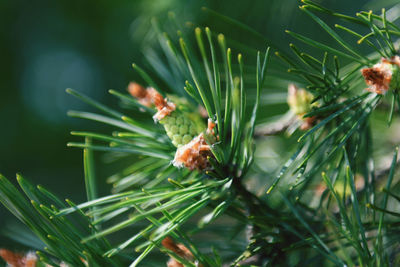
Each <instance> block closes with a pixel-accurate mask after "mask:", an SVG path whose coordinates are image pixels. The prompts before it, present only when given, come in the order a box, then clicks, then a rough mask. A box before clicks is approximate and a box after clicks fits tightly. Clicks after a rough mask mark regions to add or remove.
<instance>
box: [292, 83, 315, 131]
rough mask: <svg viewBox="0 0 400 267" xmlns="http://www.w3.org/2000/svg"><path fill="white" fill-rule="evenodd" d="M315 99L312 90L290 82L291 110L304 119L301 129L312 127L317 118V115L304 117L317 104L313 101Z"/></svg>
mask: <svg viewBox="0 0 400 267" xmlns="http://www.w3.org/2000/svg"><path fill="white" fill-rule="evenodd" d="M313 99H314V96H313V95H312V94H311V93H310V92H308V91H306V90H304V89H301V88H298V87H297V86H296V85H294V84H289V87H288V98H287V102H288V105H289V107H290V110H291V111H292V112H293V113H294V114H295V115H297V117H298V118H299V119H300V120H301V121H302V124H301V126H300V129H301V130H308V129H310V128H311V127H312V126H313V125H314V123H315V121H316V119H317V118H316V117H315V116H313V117H303V116H304V115H305V114H307V113H308V112H310V111H311V109H312V107H313V106H314V105H316V104H313V103H312V101H313Z"/></svg>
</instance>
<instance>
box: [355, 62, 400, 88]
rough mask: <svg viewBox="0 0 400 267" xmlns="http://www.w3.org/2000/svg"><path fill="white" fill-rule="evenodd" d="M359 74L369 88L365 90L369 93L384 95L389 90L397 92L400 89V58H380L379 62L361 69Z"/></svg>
mask: <svg viewBox="0 0 400 267" xmlns="http://www.w3.org/2000/svg"><path fill="white" fill-rule="evenodd" d="M361 73H362V75H363V76H364V79H365V82H366V84H367V85H368V86H369V87H368V88H367V89H366V90H368V91H370V92H374V93H377V94H379V95H384V94H386V92H387V91H389V90H390V89H391V90H397V89H399V88H400V57H399V56H394V57H392V58H391V59H387V58H382V59H381V62H379V63H377V64H375V65H374V66H373V67H372V68H364V69H362V70H361Z"/></svg>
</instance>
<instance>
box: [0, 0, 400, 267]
mask: <svg viewBox="0 0 400 267" xmlns="http://www.w3.org/2000/svg"><path fill="white" fill-rule="evenodd" d="M300 9H301V10H302V11H303V12H304V13H305V14H307V15H308V16H309V17H310V19H311V20H312V21H314V23H316V24H317V25H319V26H320V27H321V28H322V29H323V30H324V31H325V32H326V33H327V34H328V35H329V36H330V37H331V40H329V41H326V42H319V41H316V40H314V39H312V38H311V37H308V36H306V35H303V34H299V33H295V32H292V31H287V33H288V34H289V35H290V36H291V37H293V39H294V40H295V41H296V42H298V44H290V49H291V50H292V52H293V53H286V52H285V51H284V49H280V48H278V47H275V46H274V44H273V43H272V42H271V43H268V42H267V43H266V44H265V45H266V48H265V50H264V51H258V52H257V53H256V54H253V53H251V52H252V51H253V50H252V49H251V48H249V47H247V46H246V43H245V42H244V41H243V40H241V42H244V44H241V43H239V42H237V41H236V42H235V40H226V39H225V37H224V35H223V34H217V33H215V32H213V31H212V30H211V29H210V28H208V27H205V28H203V27H195V28H194V29H193V30H194V35H193V33H187V32H186V31H181V30H179V29H178V35H177V38H176V37H175V36H176V34H175V33H174V32H168V31H167V30H165V31H164V30H163V29H162V27H161V26H160V25H158V23H157V21H156V20H154V21H153V28H154V32H155V34H156V37H157V40H158V42H159V50H156V49H155V50H154V51H152V52H154V53H153V54H154V55H153V56H155V58H153V60H152V61H151V60H150V61H149V65H150V67H151V69H152V70H151V71H147V70H145V69H144V68H141V67H139V66H137V65H136V64H133V69H134V70H135V71H137V73H138V74H140V75H141V77H142V81H140V82H134V83H130V84H129V86H128V92H129V94H128V93H123V92H118V91H115V90H110V91H109V93H110V94H111V95H113V96H115V97H117V98H118V99H119V100H120V101H121V106H122V107H123V108H124V110H122V109H121V110H115V109H113V108H110V107H107V106H105V105H103V104H101V103H99V102H97V101H96V100H93V99H91V98H90V97H89V96H86V95H83V94H81V93H79V92H77V91H75V90H73V89H67V93H68V94H70V95H73V96H75V97H77V98H79V99H81V100H82V101H84V102H86V103H87V104H89V105H91V106H93V107H95V108H97V109H98V110H99V113H91V112H84V111H70V112H69V113H68V115H69V116H71V117H75V118H81V119H86V120H92V121H96V122H99V123H103V124H107V125H111V126H113V127H114V128H115V131H114V132H112V133H111V134H105V133H95V132H87V131H73V132H72V133H71V134H72V135H73V136H77V137H80V138H81V139H82V142H80V143H77V142H71V143H69V144H68V146H71V147H78V148H82V149H83V155H84V170H85V185H86V192H87V202H85V203H81V204H75V203H74V202H72V201H71V200H68V199H67V200H66V201H62V200H60V199H59V198H58V197H57V196H56V195H54V194H53V193H51V192H49V191H48V190H46V189H45V188H44V187H42V186H34V185H32V184H31V183H29V182H28V181H27V180H26V179H25V178H23V176H22V175H20V174H18V175H17V181H18V184H19V186H20V188H21V189H22V192H21V191H20V190H19V189H17V188H16V187H15V186H14V185H13V184H12V183H11V182H10V181H9V180H7V179H6V178H5V177H3V176H1V175H0V201H1V203H2V204H3V205H4V206H5V207H6V208H8V209H9V210H10V211H11V212H12V213H13V214H14V215H15V216H16V217H17V218H18V219H19V220H21V221H22V222H23V223H24V224H26V225H27V226H28V227H29V228H30V229H31V230H32V232H33V233H34V234H35V235H36V236H37V238H39V239H40V240H41V241H42V242H43V243H44V244H45V247H44V248H43V249H41V250H39V251H37V254H36V255H33V254H27V255H20V254H16V253H14V252H12V251H9V250H7V249H2V250H0V256H1V257H2V258H4V259H5V260H6V261H7V262H8V263H9V264H14V265H17V266H18V265H21V266H46V264H48V265H51V266H60V265H66V266H138V265H139V266H163V265H165V264H167V265H168V266H292V265H293V266H317V265H321V266H397V265H399V264H400V258H399V242H398V240H399V238H400V228H399V225H400V221H399V216H400V213H399V211H398V201H400V194H399V192H398V184H399V179H398V177H397V178H396V177H395V170H396V167H397V165H398V164H397V163H398V155H397V154H398V148H395V147H393V144H392V143H391V142H390V140H386V139H385V138H384V137H382V136H379V134H380V133H376V132H374V127H376V124H379V123H381V122H380V121H381V120H382V118H383V117H384V116H386V118H387V119H386V121H387V129H390V128H389V127H390V126H391V125H392V122H393V121H394V120H395V119H396V117H398V116H399V115H400V113H399V110H400V57H399V56H398V46H399V42H398V41H396V38H397V37H398V36H399V35H400V27H399V26H397V25H396V24H395V23H393V22H391V21H389V20H387V18H386V12H385V10H384V9H383V10H382V12H381V14H374V13H372V12H364V11H362V12H359V13H357V14H356V16H348V15H344V14H340V13H337V12H336V11H333V10H329V9H327V8H325V7H323V6H321V5H319V4H317V3H315V2H313V1H310V0H303V5H302V6H300ZM204 12H208V14H210V15H212V16H214V17H215V18H216V19H219V20H221V21H222V22H225V23H228V24H229V25H231V26H233V27H236V28H237V29H238V30H241V31H243V32H245V33H246V35H247V36H253V37H257V38H261V39H262V38H263V37H262V36H261V35H260V34H258V33H257V32H255V31H254V30H252V29H251V28H248V27H247V26H245V25H244V24H242V23H240V22H238V21H235V20H234V19H232V18H228V17H225V16H224V15H221V14H219V13H216V12H214V11H212V10H208V9H205V10H204ZM321 15H322V16H325V15H329V16H333V17H336V18H337V19H338V21H340V23H341V24H336V25H334V27H331V26H329V25H328V24H326V23H325V22H324V21H323V20H322V19H321V18H320V17H319V16H321ZM176 24H178V25H179V23H176ZM175 30H176V29H174V31H175ZM192 32H193V31H192ZM348 40H352V41H351V42H350V41H348ZM239 41H240V40H239ZM300 43H302V44H303V45H304V44H305V45H308V46H311V47H314V48H317V49H319V50H320V51H321V52H322V54H323V56H322V57H321V58H319V57H318V56H317V55H313V54H309V53H307V52H303V51H302V50H301V49H300V48H299V44H300ZM356 43H357V45H355V44H356ZM228 44H229V45H231V46H232V49H231V48H228ZM359 46H366V47H367V48H368V49H370V52H369V53H365V52H359V51H367V50H365V49H363V50H360V49H359ZM241 48H242V49H243V48H244V49H245V51H244V52H243V53H236V51H237V50H240V49H241ZM157 51H161V52H157ZM249 51H250V52H249ZM272 51H273V52H275V56H273V54H272ZM245 60H246V61H248V62H249V63H246V64H245V63H244V62H245ZM282 64H284V66H285V68H286V66H288V67H289V69H288V72H289V74H287V73H285V72H284V71H282V68H280V67H279V66H282ZM275 67H276V68H275ZM274 82H279V83H284V84H285V86H288V97H287V103H288V105H289V110H288V111H287V113H285V114H281V115H280V116H278V117H276V118H275V120H274V121H267V122H266V121H265V118H267V117H268V116H266V115H265V114H263V110H265V108H266V106H267V105H268V103H265V101H262V99H264V98H268V97H270V96H271V93H270V92H269V91H268V85H269V84H271V83H274ZM140 83H142V84H143V86H142V85H140ZM365 88H367V89H365ZM387 103H389V104H387ZM127 114H128V115H127ZM375 116H378V118H375ZM271 135H280V136H283V137H284V138H286V139H287V140H288V144H289V145H288V146H287V147H288V152H289V153H287V154H286V153H282V155H279V159H280V160H281V161H282V164H279V165H280V166H279V170H265V168H262V167H261V166H260V164H259V162H262V161H263V160H264V159H263V158H262V155H259V154H257V153H255V152H256V151H257V150H256V144H260V143H262V142H263V141H264V140H265V139H266V138H267V137H268V136H271ZM290 140H296V142H291V141H290ZM373 141H374V144H373ZM377 146H385V147H386V148H385V153H387V152H388V150H390V151H391V152H390V153H391V155H390V157H389V158H390V159H389V162H390V164H388V165H387V166H384V167H382V168H379V169H376V168H375V165H376V164H374V162H376V157H382V158H384V159H387V158H388V157H387V155H384V154H381V155H374V154H375V153H374V152H375V151H376V147H377ZM95 151H103V152H105V153H106V155H107V157H108V158H109V159H112V160H114V161H121V162H124V163H126V162H128V164H126V165H125V167H124V168H122V169H121V170H120V171H118V172H117V173H115V174H114V175H112V176H111V177H110V178H109V179H108V182H109V183H110V184H112V188H111V190H110V191H111V192H110V193H109V194H108V195H106V196H99V195H98V192H97V189H96V188H97V183H98V182H99V181H98V180H97V178H96V175H95V170H96V166H95V164H94V160H93V157H94V153H95ZM257 162H258V163H257ZM257 179H262V180H263V181H265V183H266V184H267V185H268V186H267V187H265V188H261V189H259V190H255V189H254V187H253V188H252V187H251V186H250V185H251V184H252V183H253V182H254V181H256V180H257ZM160 253H163V254H166V255H168V256H169V257H170V259H168V257H160V255H159V254H160ZM167 261H168V263H166V262H167ZM32 262H33V263H32ZM29 264H31V265H29Z"/></svg>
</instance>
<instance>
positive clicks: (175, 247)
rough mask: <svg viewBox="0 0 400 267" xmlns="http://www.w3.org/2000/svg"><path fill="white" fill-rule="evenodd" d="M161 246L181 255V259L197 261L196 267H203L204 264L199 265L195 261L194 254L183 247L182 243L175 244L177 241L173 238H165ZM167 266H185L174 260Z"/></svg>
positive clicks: (171, 259)
mask: <svg viewBox="0 0 400 267" xmlns="http://www.w3.org/2000/svg"><path fill="white" fill-rule="evenodd" d="M161 245H162V246H163V247H165V248H166V249H168V250H170V251H172V252H174V253H175V254H177V255H179V256H180V257H182V258H184V259H185V260H188V261H195V262H196V266H199V267H203V264H201V263H198V262H197V261H196V260H195V258H194V256H193V253H192V252H191V251H190V250H189V249H188V248H187V247H186V246H185V245H183V244H181V243H175V241H174V240H173V239H172V238H170V237H169V236H167V237H165V238H164V239H163V241H161ZM167 266H168V267H183V266H184V265H183V264H181V263H179V262H178V261H177V260H175V259H174V258H170V260H169V261H168V262H167Z"/></svg>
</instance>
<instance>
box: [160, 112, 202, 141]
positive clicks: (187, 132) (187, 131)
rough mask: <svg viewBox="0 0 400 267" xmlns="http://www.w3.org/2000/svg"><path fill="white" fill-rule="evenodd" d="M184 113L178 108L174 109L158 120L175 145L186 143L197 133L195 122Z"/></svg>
mask: <svg viewBox="0 0 400 267" xmlns="http://www.w3.org/2000/svg"><path fill="white" fill-rule="evenodd" d="M186 115H187V114H185V113H183V112H180V111H179V110H175V111H173V112H172V113H171V114H170V115H169V116H166V117H164V118H163V119H161V120H160V121H159V122H160V123H161V124H163V125H164V128H165V131H166V132H167V135H168V137H169V138H170V139H171V140H172V144H173V145H174V146H176V147H180V146H182V145H186V144H187V143H189V142H190V141H191V140H192V139H193V138H194V137H195V136H196V135H198V130H197V126H196V124H195V123H194V122H193V121H192V120H190V119H189V117H188V116H186Z"/></svg>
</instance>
